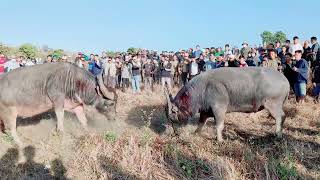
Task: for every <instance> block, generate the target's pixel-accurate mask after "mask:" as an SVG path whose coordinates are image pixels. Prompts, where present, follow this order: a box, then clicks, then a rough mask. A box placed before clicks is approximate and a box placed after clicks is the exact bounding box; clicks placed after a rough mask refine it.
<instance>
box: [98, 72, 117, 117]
mask: <svg viewBox="0 0 320 180" xmlns="http://www.w3.org/2000/svg"><path fill="white" fill-rule="evenodd" d="M96 80H97V87H96V90H97V93H98V95H99V98H98V101H97V102H96V104H95V107H96V109H97V110H98V111H99V112H100V113H102V114H108V113H109V111H110V108H109V107H111V106H114V110H115V112H116V104H117V97H118V96H117V93H116V91H115V89H110V88H107V87H106V86H105V83H104V82H103V78H102V73H100V74H99V75H98V76H97V79H96Z"/></svg>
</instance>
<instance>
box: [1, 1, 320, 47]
mask: <svg viewBox="0 0 320 180" xmlns="http://www.w3.org/2000/svg"><path fill="white" fill-rule="evenodd" d="M309 4H310V5H309ZM313 7H314V9H315V10H312V8H313ZM319 7H320V1H318V0H306V1H301V0H300V1H299V0H282V1H279V0H268V1H259V0H221V1H215V0H197V1H195V0H157V1H156V0H116V1H109V0H28V1H24V0H1V5H0V14H1V21H0V22H1V27H0V42H2V43H4V44H8V45H11V46H18V45H21V44H23V43H32V44H34V45H36V46H39V47H41V46H42V45H48V46H49V47H50V48H54V49H58V48H62V49H65V50H69V51H83V52H95V53H99V52H101V51H104V50H111V51H123V50H126V49H128V48H129V47H138V48H147V49H153V50H179V49H185V48H189V47H195V46H196V45H197V44H199V45H200V46H201V47H212V46H213V47H218V46H224V44H226V43H229V44H231V45H233V46H238V47H240V46H241V44H242V42H243V41H246V42H248V43H249V44H251V45H259V44H261V38H260V34H261V33H262V32H263V31H264V30H269V31H272V32H275V31H280V30H281V31H283V32H285V33H286V34H287V36H288V38H289V39H292V37H293V36H295V35H297V36H299V37H300V39H309V38H310V37H311V36H319V35H320V23H319V19H320V13H319V11H317V9H318V8H319Z"/></svg>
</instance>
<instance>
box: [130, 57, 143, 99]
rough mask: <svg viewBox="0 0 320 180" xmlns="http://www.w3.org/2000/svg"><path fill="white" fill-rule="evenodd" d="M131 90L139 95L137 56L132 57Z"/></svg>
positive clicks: (138, 64) (139, 78)
mask: <svg viewBox="0 0 320 180" xmlns="http://www.w3.org/2000/svg"><path fill="white" fill-rule="evenodd" d="M131 63H132V71H131V72H132V80H131V83H132V90H133V93H140V81H141V75H140V74H141V73H140V71H141V63H140V61H139V60H138V58H137V56H136V55H135V56H133V57H132V62H131Z"/></svg>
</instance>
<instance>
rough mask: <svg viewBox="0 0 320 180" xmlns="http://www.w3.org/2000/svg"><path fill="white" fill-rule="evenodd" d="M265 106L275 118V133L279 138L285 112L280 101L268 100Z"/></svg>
mask: <svg viewBox="0 0 320 180" xmlns="http://www.w3.org/2000/svg"><path fill="white" fill-rule="evenodd" d="M279 104H281V105H279ZM265 108H266V109H267V110H268V111H269V113H270V114H271V116H272V117H273V118H274V119H275V120H276V134H277V136H278V138H281V137H282V127H283V124H284V121H285V118H286V116H285V113H284V112H283V110H282V103H272V102H270V101H267V102H266V105H265Z"/></svg>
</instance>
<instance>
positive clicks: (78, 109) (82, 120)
mask: <svg viewBox="0 0 320 180" xmlns="http://www.w3.org/2000/svg"><path fill="white" fill-rule="evenodd" d="M73 112H74V113H75V114H76V116H77V118H78V120H79V121H80V123H81V124H82V126H83V128H84V129H85V130H86V131H88V125H87V122H88V120H87V118H86V115H85V113H84V109H83V106H78V107H76V108H74V109H73Z"/></svg>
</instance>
